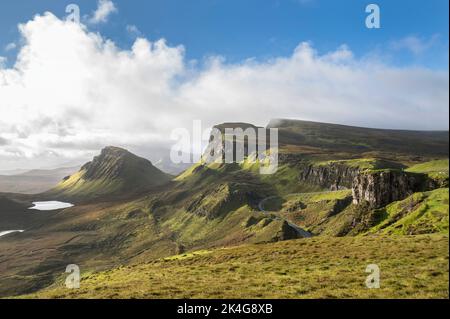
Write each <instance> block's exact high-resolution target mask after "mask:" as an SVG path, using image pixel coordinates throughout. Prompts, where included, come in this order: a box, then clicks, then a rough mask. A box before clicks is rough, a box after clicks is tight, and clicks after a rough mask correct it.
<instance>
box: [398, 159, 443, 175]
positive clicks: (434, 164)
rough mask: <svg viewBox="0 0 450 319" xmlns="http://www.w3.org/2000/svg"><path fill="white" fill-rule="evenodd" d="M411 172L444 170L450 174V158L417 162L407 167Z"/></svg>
mask: <svg viewBox="0 0 450 319" xmlns="http://www.w3.org/2000/svg"><path fill="white" fill-rule="evenodd" d="M406 171H407V172H411V173H434V172H443V173H447V174H448V159H442V160H435V161H430V162H426V163H421V164H417V165H414V166H411V167H408V169H406Z"/></svg>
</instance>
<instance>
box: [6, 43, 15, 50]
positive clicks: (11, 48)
mask: <svg viewBox="0 0 450 319" xmlns="http://www.w3.org/2000/svg"><path fill="white" fill-rule="evenodd" d="M16 47H17V45H16V44H15V43H14V42H11V43H8V44H7V45H6V46H5V51H11V50H14V49H15V48H16Z"/></svg>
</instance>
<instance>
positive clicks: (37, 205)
mask: <svg viewBox="0 0 450 319" xmlns="http://www.w3.org/2000/svg"><path fill="white" fill-rule="evenodd" d="M33 205H34V206H33V207H30V208H29V209H34V210H43V211H45V210H57V209H63V208H69V207H72V206H73V204H71V203H64V202H58V201H47V202H33Z"/></svg>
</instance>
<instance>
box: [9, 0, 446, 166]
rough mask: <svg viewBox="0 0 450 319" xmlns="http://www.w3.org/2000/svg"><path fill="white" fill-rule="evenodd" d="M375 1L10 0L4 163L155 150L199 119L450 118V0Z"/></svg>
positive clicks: (437, 121) (60, 161) (422, 122)
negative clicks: (371, 21) (370, 8)
mask: <svg viewBox="0 0 450 319" xmlns="http://www.w3.org/2000/svg"><path fill="white" fill-rule="evenodd" d="M72 3H73V4H76V5H78V7H79V10H80V15H81V23H80V24H78V23H74V22H72V21H67V19H66V17H67V15H68V14H67V13H66V7H67V5H69V4H72ZM370 3H372V2H370V1H360V0H353V1H334V0H333V1H331V0H329V1H325V0H284V1H283V0H266V1H257V0H240V1H237V0H236V1H235V0H209V1H207V0H196V1H180V0H179V1H174V0H164V1H162V0H161V1H159V0H158V1H145V2H144V1H130V0H128V1H123V0H112V1H111V0H99V1H94V0H90V1H88V0H80V1H54V0H41V1H26V0H16V1H9V2H6V1H2V2H0V115H1V116H0V170H2V169H15V168H46V167H55V166H62V165H69V164H73V163H75V162H76V163H78V162H82V161H84V160H85V159H87V158H89V157H91V156H92V155H93V154H95V153H98V151H99V149H100V148H102V147H103V146H106V145H117V146H122V147H126V148H128V149H130V150H132V151H134V152H136V153H138V154H139V155H142V156H146V157H148V158H150V159H151V160H153V161H155V160H157V159H158V157H160V156H162V155H161V154H162V151H161V149H167V148H169V147H170V146H171V144H173V143H174V141H172V140H171V138H170V137H171V135H172V132H173V130H174V129H177V128H186V129H188V130H190V129H191V128H192V125H193V124H192V123H193V120H198V119H199V120H202V123H203V125H204V128H205V129H206V128H208V127H210V126H212V125H214V124H217V123H221V122H226V121H236V122H237V121H244V122H251V123H254V124H257V125H265V124H267V123H268V121H269V120H270V119H272V118H284V117H285V118H297V119H305V120H314V121H322V122H331V123H340V124H348V125H358V126H367V127H380V128H399V129H418V130H448V102H449V91H448V85H449V72H448V67H449V66H448V59H449V44H448V42H449V41H448V38H449V35H448V26H449V18H448V9H449V8H448V6H449V4H448V1H446V0H430V1H411V0H410V1H401V0H398V1H376V2H374V3H376V4H377V5H378V6H379V8H380V23H381V25H380V28H378V29H368V28H367V27H366V23H365V20H366V17H367V16H368V15H369V13H366V11H365V9H366V6H367V5H368V4H370Z"/></svg>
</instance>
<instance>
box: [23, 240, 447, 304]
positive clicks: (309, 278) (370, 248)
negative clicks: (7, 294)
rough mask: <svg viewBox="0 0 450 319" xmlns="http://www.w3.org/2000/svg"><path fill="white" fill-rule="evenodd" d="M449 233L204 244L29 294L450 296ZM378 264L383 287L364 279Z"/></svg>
mask: <svg viewBox="0 0 450 319" xmlns="http://www.w3.org/2000/svg"><path fill="white" fill-rule="evenodd" d="M448 248H449V246H448V236H443V235H423V236H401V237H383V236H382V237H380V236H368V237H346V238H329V237H323V238H309V239H301V240H293V241H286V242H278V243H274V244H260V245H244V246H240V247H233V248H225V249H217V250H203V251H198V252H196V253H189V254H181V255H178V256H173V257H169V258H165V259H159V260H156V261H153V262H149V263H142V264H137V265H129V266H124V267H119V268H116V269H112V270H108V271H104V272H84V273H83V274H82V279H81V287H80V289H76V290H69V289H66V288H65V287H64V285H63V276H61V277H60V279H59V280H58V282H56V283H55V284H54V285H52V286H51V287H49V288H48V289H44V290H42V291H40V292H39V293H36V294H33V295H28V296H26V297H27V298H448V296H449V290H448V270H449V269H448V266H449V265H448ZM369 264H377V265H378V266H379V268H380V271H381V282H380V288H379V289H368V288H366V286H365V280H366V276H367V275H368V274H367V273H365V269H366V267H367V265H369Z"/></svg>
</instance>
